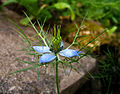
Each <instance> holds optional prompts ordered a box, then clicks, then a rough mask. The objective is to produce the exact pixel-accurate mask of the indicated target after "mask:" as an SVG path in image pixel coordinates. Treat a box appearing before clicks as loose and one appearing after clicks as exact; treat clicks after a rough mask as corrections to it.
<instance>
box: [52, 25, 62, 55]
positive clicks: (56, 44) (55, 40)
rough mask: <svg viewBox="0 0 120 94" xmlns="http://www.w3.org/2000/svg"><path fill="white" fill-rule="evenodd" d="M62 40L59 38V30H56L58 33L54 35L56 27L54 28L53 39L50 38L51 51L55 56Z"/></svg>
mask: <svg viewBox="0 0 120 94" xmlns="http://www.w3.org/2000/svg"><path fill="white" fill-rule="evenodd" d="M61 41H62V38H61V36H60V29H59V28H58V32H57V34H56V27H55V26H54V37H53V38H52V44H53V45H52V51H53V52H54V53H55V54H57V53H58V50H59V48H60V45H61Z"/></svg>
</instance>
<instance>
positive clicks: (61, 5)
mask: <svg viewBox="0 0 120 94" xmlns="http://www.w3.org/2000/svg"><path fill="white" fill-rule="evenodd" d="M53 6H54V7H55V8H56V9H58V10H63V9H66V8H67V9H69V10H70V12H71V20H74V19H75V13H74V11H73V10H72V8H71V6H70V5H69V4H68V3H65V2H58V3H56V4H54V5H53Z"/></svg>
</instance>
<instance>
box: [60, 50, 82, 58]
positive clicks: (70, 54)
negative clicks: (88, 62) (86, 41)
mask: <svg viewBox="0 0 120 94" xmlns="http://www.w3.org/2000/svg"><path fill="white" fill-rule="evenodd" d="M79 53H81V51H77V50H73V49H65V50H63V51H60V52H59V54H60V55H61V56H65V57H74V56H79Z"/></svg>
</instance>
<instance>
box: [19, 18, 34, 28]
mask: <svg viewBox="0 0 120 94" xmlns="http://www.w3.org/2000/svg"><path fill="white" fill-rule="evenodd" d="M30 19H31V20H32V19H33V17H30ZM20 24H22V25H24V26H27V25H28V24H29V20H28V18H27V17H26V18H23V19H21V20H20Z"/></svg>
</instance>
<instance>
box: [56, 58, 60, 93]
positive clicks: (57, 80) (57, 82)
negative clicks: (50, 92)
mask: <svg viewBox="0 0 120 94" xmlns="http://www.w3.org/2000/svg"><path fill="white" fill-rule="evenodd" d="M56 85H57V94H60V92H59V79H58V57H57V58H56Z"/></svg>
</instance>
